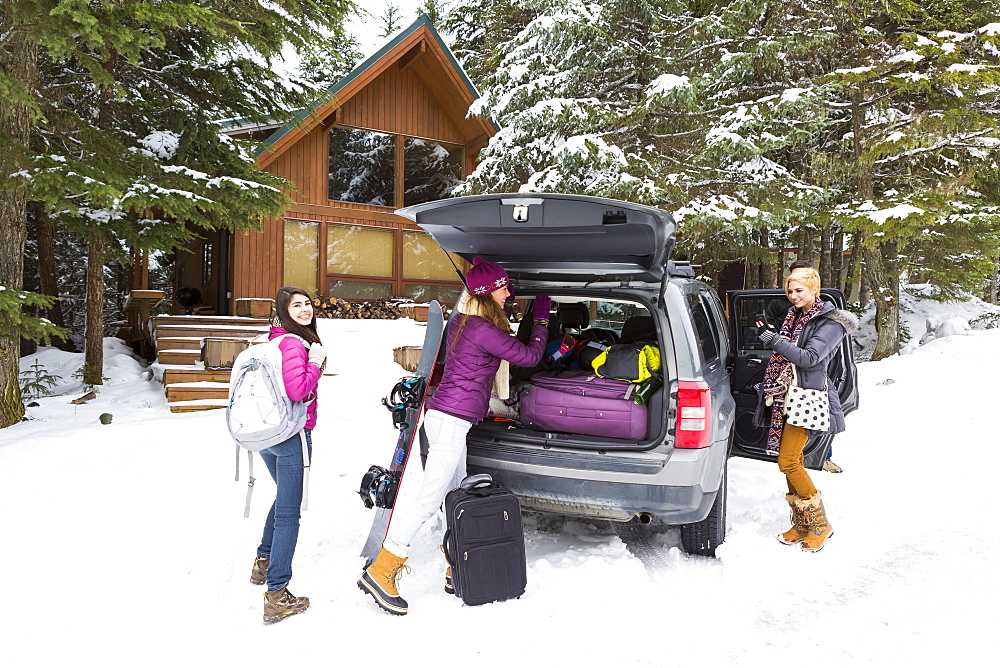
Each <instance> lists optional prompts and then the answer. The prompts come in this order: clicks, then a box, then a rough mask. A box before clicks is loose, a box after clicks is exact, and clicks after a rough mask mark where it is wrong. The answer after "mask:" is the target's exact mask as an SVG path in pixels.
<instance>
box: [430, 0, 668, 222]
mask: <svg viewBox="0 0 1000 668" xmlns="http://www.w3.org/2000/svg"><path fill="white" fill-rule="evenodd" d="M475 9H476V8H475V7H472V6H463V7H456V8H454V9H452V10H451V11H452V13H453V16H456V17H457V16H468V15H470V14H472V13H474V12H475ZM504 9H505V8H504ZM518 11H519V12H521V13H520V14H518V15H519V16H521V17H522V18H528V17H531V16H532V14H533V17H531V18H529V20H528V21H527V23H526V24H525V27H524V29H523V30H521V31H520V32H518V33H517V34H515V35H514V36H513V38H512V39H510V40H509V41H507V42H506V43H502V44H500V45H499V57H498V59H497V65H496V67H492V68H491V67H489V66H488V65H487V63H491V62H492V60H493V59H492V58H488V59H484V60H483V61H482V63H480V62H478V60H477V58H478V57H479V56H474V55H473V54H476V53H479V54H483V52H481V51H477V50H476V44H475V42H476V41H479V40H485V41H488V40H491V39H495V38H496V37H495V36H493V35H488V29H487V28H485V27H477V28H476V30H475V32H474V33H471V35H467V36H464V37H463V39H464V42H465V43H464V44H462V45H461V47H460V48H459V52H461V53H463V54H464V55H465V57H467V58H469V59H470V60H471V61H472V66H473V68H474V69H476V70H480V71H479V72H477V73H478V74H480V75H481V76H483V77H484V79H483V80H482V82H481V83H482V86H483V91H482V97H481V98H480V99H479V100H478V101H477V102H476V103H475V104H474V105H473V107H472V109H471V110H470V113H473V114H476V113H483V114H486V115H489V116H491V117H492V118H493V119H494V120H495V121H496V122H497V123H498V125H499V126H500V127H501V130H500V132H499V133H498V134H497V136H496V137H494V138H493V140H491V142H490V144H489V146H487V147H486V148H485V149H484V150H483V151H482V153H481V155H480V159H481V162H480V164H479V166H478V167H477V168H476V170H475V172H474V173H473V174H472V175H471V176H470V177H469V179H468V181H467V182H466V184H465V186H464V187H463V188H462V189H460V190H459V191H458V192H459V193H474V192H491V191H492V192H497V191H507V192H517V191H529V192H575V193H579V194H585V195H601V196H606V197H617V198H620V199H627V200H631V201H637V202H652V201H656V200H657V199H659V198H660V197H661V195H662V190H661V189H659V188H658V187H657V186H656V185H655V182H654V178H653V168H652V165H651V164H650V163H649V161H648V160H647V158H646V157H645V156H644V146H645V143H646V142H645V141H644V138H645V136H646V132H645V130H644V128H643V125H642V119H641V117H640V116H638V115H636V114H635V112H634V110H635V108H636V106H637V105H639V104H640V103H641V102H642V100H643V99H644V97H645V96H646V95H647V90H648V88H649V86H650V84H651V83H652V82H653V79H654V77H655V75H656V74H657V72H658V60H657V58H656V56H655V54H654V53H653V52H652V50H651V49H650V48H649V45H650V44H651V43H655V42H656V40H657V39H658V38H659V36H660V35H659V32H658V31H659V24H660V13H659V10H658V9H657V7H656V3H653V2H647V1H646V0H612V1H611V2H608V3H605V4H603V5H595V4H590V3H586V2H580V1H578V0H537V1H535V2H529V3H526V4H525V6H524V7H522V8H521V9H520V10H518ZM511 14H514V13H513V12H512V13H511ZM503 16H506V13H505V12H502V11H501V8H496V9H495V10H494V12H493V13H492V14H491V17H496V18H501V17H503ZM455 22H456V19H454V18H453V19H452V20H450V21H446V25H454V24H455ZM470 37H471V38H472V39H470ZM483 55H486V54H483Z"/></svg>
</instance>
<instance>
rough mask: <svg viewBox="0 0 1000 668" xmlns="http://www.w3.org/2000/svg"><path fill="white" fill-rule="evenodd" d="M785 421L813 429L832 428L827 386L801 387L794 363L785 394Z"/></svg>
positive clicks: (823, 429)
mask: <svg viewBox="0 0 1000 668" xmlns="http://www.w3.org/2000/svg"><path fill="white" fill-rule="evenodd" d="M785 421H786V422H788V424H794V425H796V426H798V427H802V428H803V429H809V430H812V431H829V430H830V397H829V395H828V394H827V391H826V388H824V389H822V390H810V389H808V388H805V387H799V378H798V374H797V373H796V372H795V365H794V364H793V365H792V382H791V384H790V385H789V386H788V394H787V395H785Z"/></svg>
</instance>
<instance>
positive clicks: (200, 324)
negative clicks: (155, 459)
mask: <svg viewBox="0 0 1000 668" xmlns="http://www.w3.org/2000/svg"><path fill="white" fill-rule="evenodd" d="M150 327H151V329H152V331H153V340H154V341H155V342H156V362H157V364H158V365H160V366H161V367H162V369H161V371H162V378H161V380H162V381H163V384H164V386H165V391H166V394H167V403H168V405H169V406H170V410H171V411H172V412H174V413H190V412H194V411H204V410H213V409H216V408H225V407H226V405H227V404H228V397H229V375H230V371H231V370H230V369H206V368H204V364H203V363H202V361H201V348H202V344H203V342H204V339H206V338H214V339H253V338H256V337H258V336H260V335H262V334H267V332H268V331H269V328H270V322H269V321H268V320H266V319H257V318H242V317H232V316H208V315H194V316H187V315H158V316H155V317H154V318H152V319H151V320H150Z"/></svg>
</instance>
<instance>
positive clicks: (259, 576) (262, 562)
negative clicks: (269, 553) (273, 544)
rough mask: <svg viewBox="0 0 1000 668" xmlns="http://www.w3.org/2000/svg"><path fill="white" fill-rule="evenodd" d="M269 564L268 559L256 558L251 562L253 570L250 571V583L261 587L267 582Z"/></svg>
mask: <svg viewBox="0 0 1000 668" xmlns="http://www.w3.org/2000/svg"><path fill="white" fill-rule="evenodd" d="M270 564H271V560H270V559H261V558H260V557H257V558H256V559H254V560H253V570H251V571H250V583H251V584H255V585H262V584H264V583H265V582H267V567H268V566H269V565H270Z"/></svg>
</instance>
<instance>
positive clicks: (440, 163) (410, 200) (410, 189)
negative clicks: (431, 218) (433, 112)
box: [403, 137, 465, 206]
mask: <svg viewBox="0 0 1000 668" xmlns="http://www.w3.org/2000/svg"><path fill="white" fill-rule="evenodd" d="M403 156H404V159H403V187H404V189H405V190H404V193H403V206H413V205H414V204H422V203H424V202H430V201H432V200H436V199H444V198H445V197H448V196H450V195H451V192H452V191H453V190H454V189H455V188H456V187H457V186H459V185H461V183H462V172H463V170H462V163H463V162H464V160H465V154H464V150H463V147H462V146H460V145H458V144H446V143H444V142H439V141H433V140H430V139H417V138H415V137H404V139H403Z"/></svg>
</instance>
